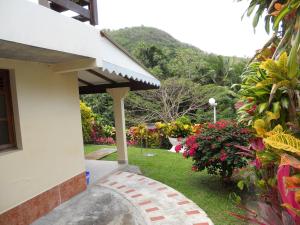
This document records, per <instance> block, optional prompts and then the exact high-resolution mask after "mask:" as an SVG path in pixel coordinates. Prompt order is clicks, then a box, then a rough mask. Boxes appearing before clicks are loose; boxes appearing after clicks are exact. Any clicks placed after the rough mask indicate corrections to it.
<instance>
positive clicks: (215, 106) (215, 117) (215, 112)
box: [214, 103, 217, 123]
mask: <svg viewBox="0 0 300 225" xmlns="http://www.w3.org/2000/svg"><path fill="white" fill-rule="evenodd" d="M216 108H217V103H215V105H214V123H216V122H217V111H216Z"/></svg>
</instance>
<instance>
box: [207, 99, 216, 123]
mask: <svg viewBox="0 0 300 225" xmlns="http://www.w3.org/2000/svg"><path fill="white" fill-rule="evenodd" d="M208 103H209V104H210V105H211V106H212V107H213V108H214V123H216V122H217V112H216V107H217V103H216V99H214V98H210V99H209V100H208Z"/></svg>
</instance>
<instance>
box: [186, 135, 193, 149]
mask: <svg viewBox="0 0 300 225" xmlns="http://www.w3.org/2000/svg"><path fill="white" fill-rule="evenodd" d="M195 142H196V136H189V137H188V138H187V139H186V143H185V144H186V145H187V146H188V147H191V146H192V145H193V144H194V143H195Z"/></svg>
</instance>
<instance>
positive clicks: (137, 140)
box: [127, 122, 169, 148]
mask: <svg viewBox="0 0 300 225" xmlns="http://www.w3.org/2000/svg"><path fill="white" fill-rule="evenodd" d="M165 129H166V124H163V123H160V122H158V123H156V124H155V125H154V126H151V127H149V126H147V125H146V124H140V125H138V126H136V127H130V128H129V130H128V132H127V138H128V144H132V145H140V146H144V147H160V148H163V147H169V146H168V142H167V136H166V134H165Z"/></svg>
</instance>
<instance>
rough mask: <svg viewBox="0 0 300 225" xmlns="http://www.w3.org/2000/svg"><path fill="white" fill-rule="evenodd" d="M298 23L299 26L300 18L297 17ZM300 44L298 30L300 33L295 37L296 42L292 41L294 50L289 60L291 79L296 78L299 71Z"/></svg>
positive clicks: (289, 75)
mask: <svg viewBox="0 0 300 225" xmlns="http://www.w3.org/2000/svg"><path fill="white" fill-rule="evenodd" d="M297 23H298V25H299V24H300V16H298V17H297ZM299 44H300V29H298V32H297V34H296V36H295V37H294V40H293V41H292V49H291V52H290V55H289V58H288V77H289V78H290V79H292V78H295V77H296V76H297V73H298V70H299V64H298V60H297V55H298V54H297V53H298V48H299Z"/></svg>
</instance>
